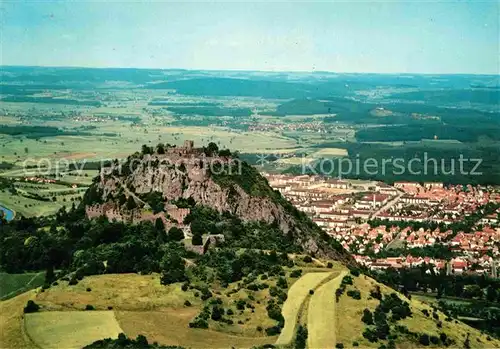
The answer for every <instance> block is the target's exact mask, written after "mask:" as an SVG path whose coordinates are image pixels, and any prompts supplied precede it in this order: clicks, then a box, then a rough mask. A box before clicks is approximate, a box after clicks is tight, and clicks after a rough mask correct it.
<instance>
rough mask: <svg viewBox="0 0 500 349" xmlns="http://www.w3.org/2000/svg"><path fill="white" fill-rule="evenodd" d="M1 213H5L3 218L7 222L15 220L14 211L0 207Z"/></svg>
mask: <svg viewBox="0 0 500 349" xmlns="http://www.w3.org/2000/svg"><path fill="white" fill-rule="evenodd" d="M0 211H2V212H3V216H4V218H5V219H6V220H8V221H10V220H12V219H13V218H14V211H12V210H9V209H8V208H6V207H3V206H0Z"/></svg>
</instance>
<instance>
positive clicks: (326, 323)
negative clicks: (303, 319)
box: [307, 271, 347, 349]
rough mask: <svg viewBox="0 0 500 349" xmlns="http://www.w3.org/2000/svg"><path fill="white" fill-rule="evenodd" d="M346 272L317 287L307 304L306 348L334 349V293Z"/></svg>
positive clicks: (335, 328) (335, 330)
mask: <svg viewBox="0 0 500 349" xmlns="http://www.w3.org/2000/svg"><path fill="white" fill-rule="evenodd" d="M346 274H347V271H342V272H341V273H340V275H339V276H337V277H336V278H335V279H333V280H331V281H329V282H327V283H326V284H324V285H322V286H321V287H319V288H318V289H317V290H316V291H315V292H314V295H313V296H312V297H311V300H310V302H309V309H308V311H307V330H308V333H309V335H308V337H307V347H308V348H309V349H316V348H334V347H335V344H336V343H337V342H336V337H337V327H336V321H337V316H336V313H335V308H336V302H335V291H336V290H337V288H338V287H339V286H340V282H341V281H342V278H343V277H344V276H345V275H346Z"/></svg>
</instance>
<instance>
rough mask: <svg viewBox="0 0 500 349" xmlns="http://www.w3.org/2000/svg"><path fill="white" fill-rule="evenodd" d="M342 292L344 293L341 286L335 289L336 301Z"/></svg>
mask: <svg viewBox="0 0 500 349" xmlns="http://www.w3.org/2000/svg"><path fill="white" fill-rule="evenodd" d="M342 293H344V288H342V287H339V288H337V290H336V291H335V300H336V301H337V303H338V301H339V300H340V296H342Z"/></svg>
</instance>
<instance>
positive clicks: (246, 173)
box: [83, 141, 355, 265]
mask: <svg viewBox="0 0 500 349" xmlns="http://www.w3.org/2000/svg"><path fill="white" fill-rule="evenodd" d="M83 202H84V205H85V207H86V212H87V216H88V217H89V218H93V217H98V216H102V215H105V216H106V217H108V219H110V220H113V219H116V220H118V221H120V220H123V221H129V222H133V223H137V222H139V221H143V220H151V221H156V220H157V219H158V218H160V219H162V221H163V222H164V224H165V226H166V229H168V228H170V227H171V226H178V227H179V228H181V229H183V230H184V231H185V234H186V235H187V236H191V230H192V229H191V227H190V226H189V225H186V224H184V222H183V220H184V219H185V217H186V215H187V214H188V212H189V208H188V209H187V210H186V207H189V205H186V203H187V202H190V203H192V204H195V205H196V206H203V207H208V208H211V209H213V210H215V211H217V212H219V213H220V214H224V215H226V216H227V215H229V216H234V217H237V218H238V219H240V220H241V221H243V222H245V223H247V222H261V223H264V224H268V225H271V226H273V227H278V228H279V230H280V231H281V233H282V234H283V235H284V236H286V238H287V239H289V240H290V241H291V242H293V243H294V244H295V245H296V246H297V247H298V248H299V249H300V250H301V251H302V252H306V253H309V254H312V255H313V256H318V257H326V258H332V259H335V260H339V261H341V262H343V263H344V264H346V265H354V264H355V262H354V261H353V259H352V258H351V256H350V255H349V254H348V253H347V252H346V251H345V250H344V249H343V248H342V247H341V246H340V245H339V244H338V243H336V242H335V241H334V240H333V239H330V238H329V237H328V236H327V235H326V234H325V233H324V232H322V230H321V229H320V228H319V227H318V226H316V225H315V224H314V223H313V222H312V221H311V220H310V219H309V218H308V217H307V216H306V215H305V214H304V213H302V212H299V211H298V210H297V209H295V208H294V207H293V206H292V205H291V204H290V203H289V202H288V201H286V200H285V199H284V198H283V197H282V196H281V194H280V193H278V192H276V191H274V190H273V189H272V188H271V187H270V186H269V184H268V183H267V180H266V179H265V178H263V177H262V176H261V175H260V174H259V173H258V171H257V170H256V169H254V168H253V167H251V166H249V165H248V164H246V163H245V162H242V161H240V160H239V159H238V158H237V157H235V156H232V155H231V154H230V152H229V151H227V150H222V151H219V150H218V149H217V146H216V145H215V144H213V143H211V144H210V145H209V146H208V147H207V148H194V147H193V144H192V142H189V141H187V142H186V143H185V145H184V147H165V146H163V145H160V146H158V147H156V149H153V148H150V147H147V146H144V147H143V149H142V152H141V153H135V154H133V155H131V156H130V157H129V158H128V159H127V161H126V162H125V163H121V164H120V163H118V162H114V163H113V164H112V165H111V166H110V167H109V168H106V169H103V170H102V171H101V175H100V176H99V177H98V178H96V179H95V180H94V184H93V185H92V186H91V187H90V188H89V190H88V191H87V193H86V195H85V198H84V201H83ZM192 206H193V205H191V207H192Z"/></svg>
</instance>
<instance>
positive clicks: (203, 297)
mask: <svg viewBox="0 0 500 349" xmlns="http://www.w3.org/2000/svg"><path fill="white" fill-rule="evenodd" d="M201 292H202V293H201V300H202V301H206V300H207V299H209V298H210V297H212V292H210V290H209V289H204V290H202V291H201Z"/></svg>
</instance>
